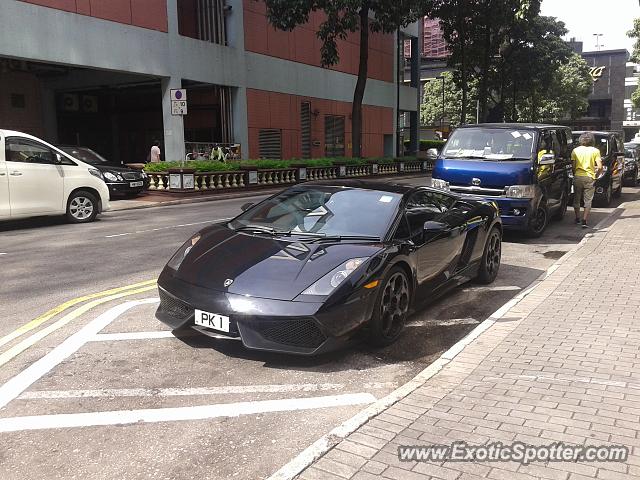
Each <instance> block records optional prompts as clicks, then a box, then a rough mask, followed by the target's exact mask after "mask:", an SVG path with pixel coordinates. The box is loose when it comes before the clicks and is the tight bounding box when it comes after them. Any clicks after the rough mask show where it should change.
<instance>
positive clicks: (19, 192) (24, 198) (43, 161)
mask: <svg viewBox="0 0 640 480" xmlns="http://www.w3.org/2000/svg"><path fill="white" fill-rule="evenodd" d="M5 160H6V166H7V177H8V179H9V195H10V196H11V216H12V217H21V216H29V215H40V214H43V215H44V214H53V213H63V212H64V205H63V197H64V174H63V170H62V167H61V166H60V165H57V155H56V153H55V152H54V151H52V150H51V149H50V148H49V147H47V146H46V145H44V144H42V143H40V142H37V141H35V140H32V139H29V138H23V137H7V138H6V139H5Z"/></svg>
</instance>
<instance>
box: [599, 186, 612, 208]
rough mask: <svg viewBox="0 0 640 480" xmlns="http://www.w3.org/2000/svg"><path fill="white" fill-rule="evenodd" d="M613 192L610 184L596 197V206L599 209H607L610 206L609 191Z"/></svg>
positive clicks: (610, 195)
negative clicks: (599, 207)
mask: <svg viewBox="0 0 640 480" xmlns="http://www.w3.org/2000/svg"><path fill="white" fill-rule="evenodd" d="M612 190H613V183H610V184H609V186H608V187H607V188H606V189H605V190H604V192H602V193H601V194H600V195H599V196H598V205H599V206H601V207H605V208H606V207H608V206H610V205H611V197H612V194H611V191H612Z"/></svg>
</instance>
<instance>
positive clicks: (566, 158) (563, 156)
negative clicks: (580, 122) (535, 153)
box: [551, 129, 571, 205]
mask: <svg viewBox="0 0 640 480" xmlns="http://www.w3.org/2000/svg"><path fill="white" fill-rule="evenodd" d="M551 139H552V142H553V152H554V155H555V157H556V163H554V165H553V187H552V188H553V200H554V203H555V204H556V205H559V204H560V202H561V201H562V199H563V195H566V194H567V184H568V180H567V179H568V177H569V172H568V170H567V166H568V165H569V164H570V160H571V156H570V153H568V152H569V149H568V147H567V133H566V132H565V131H564V130H562V129H559V130H555V131H552V132H551ZM565 200H566V199H565Z"/></svg>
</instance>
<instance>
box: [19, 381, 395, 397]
mask: <svg viewBox="0 0 640 480" xmlns="http://www.w3.org/2000/svg"><path fill="white" fill-rule="evenodd" d="M395 386H396V385H395V383H393V382H375V383H365V384H363V385H362V388H364V389H365V390H370V389H385V388H394V387H395ZM344 388H345V385H344V384H342V383H300V384H286V385H230V386H224V387H192V388H103V389H97V390H39V391H32V392H24V393H23V394H22V395H20V397H18V398H19V399H20V400H43V399H54V398H63V399H64V398H117V397H186V396H196V395H230V394H247V393H290V392H322V391H330V390H343V389H344Z"/></svg>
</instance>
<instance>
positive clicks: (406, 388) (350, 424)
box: [267, 203, 626, 480]
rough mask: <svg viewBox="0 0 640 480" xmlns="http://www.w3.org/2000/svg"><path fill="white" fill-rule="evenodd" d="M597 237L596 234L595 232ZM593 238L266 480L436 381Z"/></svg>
mask: <svg viewBox="0 0 640 480" xmlns="http://www.w3.org/2000/svg"><path fill="white" fill-rule="evenodd" d="M625 205H626V203H623V204H621V205H620V206H618V207H617V208H616V209H615V210H613V212H611V213H610V214H609V215H607V216H606V217H605V218H603V219H602V220H601V221H600V222H598V224H597V225H596V226H595V227H594V230H597V231H598V232H605V231H607V230H606V229H608V228H609V227H610V226H611V225H612V224H613V223H615V221H616V220H617V218H618V217H619V216H620V214H621V213H622V212H623V211H624V206H625ZM596 233H597V232H596ZM593 237H594V233H588V234H586V235H585V236H584V238H583V239H582V240H580V242H578V244H576V245H575V246H574V247H573V248H572V249H571V250H569V251H568V252H567V253H566V254H564V255H563V256H562V258H560V259H558V261H556V262H555V263H554V264H553V265H551V266H550V267H549V268H547V270H545V271H544V272H543V273H542V274H540V276H539V277H538V278H536V279H535V280H534V281H533V282H532V283H531V284H530V285H529V286H528V287H527V288H526V289H525V290H523V291H522V292H520V293H519V294H518V295H516V296H515V297H513V298H512V299H511V300H509V301H508V302H507V303H505V304H504V305H503V306H502V307H500V308H499V309H498V310H496V311H495V312H494V313H492V314H491V315H490V316H489V317H488V318H487V319H486V320H484V321H483V322H482V323H480V324H479V325H478V326H477V327H476V328H474V329H473V330H471V332H469V333H468V334H467V335H466V336H464V337H463V338H462V339H460V340H459V341H458V342H457V343H456V344H454V345H453V346H451V347H450V348H449V349H448V350H447V351H446V352H444V353H443V354H442V355H440V357H439V358H438V359H437V360H435V361H434V362H433V363H431V364H430V365H429V366H428V367H427V368H425V369H424V370H422V371H421V372H420V373H418V375H416V376H415V377H414V378H413V379H411V380H409V381H408V382H407V383H405V384H404V385H402V386H401V387H399V388H397V389H396V390H394V391H393V392H391V393H390V394H389V395H387V396H386V397H383V398H381V399H380V400H378V401H377V402H375V403H373V404H372V405H369V406H368V407H367V408H365V409H364V410H362V411H361V412H359V413H357V414H356V415H354V416H353V417H351V418H350V419H348V420H346V421H344V422H343V423H342V424H340V425H338V426H337V427H335V428H334V429H333V430H331V431H330V432H329V433H327V434H325V435H323V436H322V437H320V438H319V439H318V440H316V441H315V442H314V443H313V444H311V445H310V446H309V447H307V448H306V449H304V450H303V451H302V452H300V454H298V455H297V456H296V457H295V458H293V459H292V460H290V461H289V462H288V463H287V464H285V465H284V466H282V467H281V468H280V469H279V470H278V471H277V472H275V473H274V474H273V475H271V476H270V477H268V479H267V480H294V479H295V478H296V477H297V476H298V475H300V474H301V473H302V472H303V471H304V470H305V469H306V468H307V467H309V466H311V465H312V464H313V463H314V462H315V461H316V460H318V459H319V458H320V457H322V456H323V455H324V454H326V453H327V452H328V451H329V450H331V449H332V448H333V447H335V446H336V445H337V444H338V443H340V442H341V441H342V440H344V439H345V438H346V437H347V436H349V435H350V434H352V433H353V432H355V431H356V430H357V429H358V428H360V427H361V426H362V425H364V424H365V423H367V422H368V421H369V420H371V419H372V418H373V417H375V416H377V415H379V414H380V413H382V412H383V411H385V410H386V409H388V408H389V407H391V406H393V405H394V404H395V403H397V402H399V401H400V400H402V399H404V398H405V397H407V396H408V395H409V394H410V393H412V392H413V391H415V390H416V389H418V388H419V387H421V386H423V385H424V384H425V383H426V382H427V381H428V380H429V379H431V378H432V377H434V376H435V375H436V374H437V373H438V372H439V371H440V370H442V369H443V368H444V367H445V366H446V365H447V364H449V363H450V362H451V361H452V360H453V359H454V358H455V357H456V356H457V355H458V354H459V353H460V352H462V351H463V350H464V348H465V347H466V346H467V345H469V344H470V343H471V342H473V341H474V340H475V339H476V338H478V337H479V336H480V335H481V334H482V333H484V332H485V331H486V330H488V329H490V328H491V327H492V326H493V325H494V324H495V323H496V322H498V321H499V320H500V319H501V318H502V317H503V316H504V314H505V313H507V312H508V311H509V310H510V309H511V308H513V307H514V306H515V305H517V304H518V303H520V301H522V300H523V299H524V298H525V297H527V296H528V295H529V294H530V293H531V292H533V291H534V290H535V289H536V288H537V287H538V286H539V285H540V284H541V283H542V282H543V281H544V280H546V279H547V278H548V277H549V276H550V275H551V274H552V273H553V272H555V271H556V270H557V269H558V268H559V267H560V265H562V264H563V263H564V262H566V261H567V259H569V258H571V257H572V256H573V255H575V254H576V253H577V252H578V251H579V250H580V249H582V248H583V247H584V246H585V245H586V243H587V242H588V241H589V240H590V239H591V238H593Z"/></svg>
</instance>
